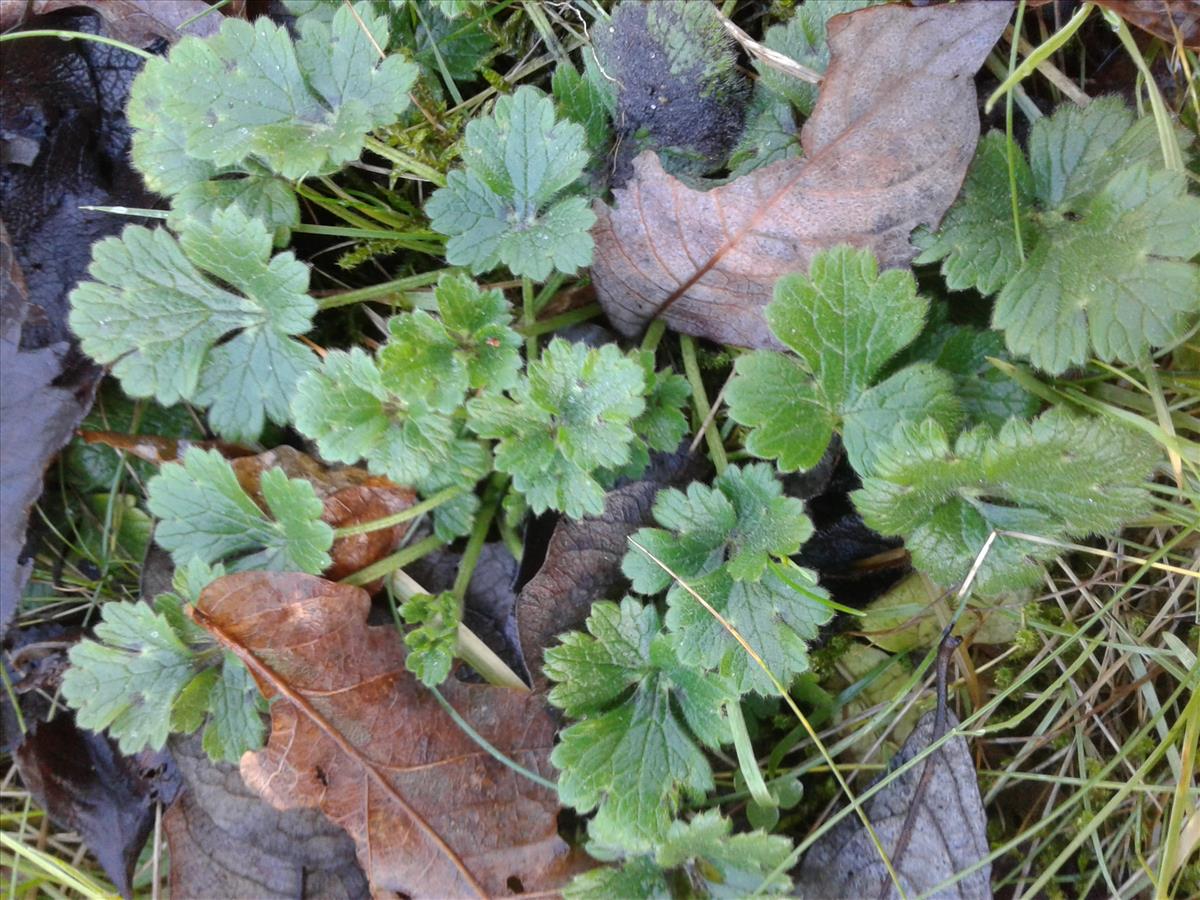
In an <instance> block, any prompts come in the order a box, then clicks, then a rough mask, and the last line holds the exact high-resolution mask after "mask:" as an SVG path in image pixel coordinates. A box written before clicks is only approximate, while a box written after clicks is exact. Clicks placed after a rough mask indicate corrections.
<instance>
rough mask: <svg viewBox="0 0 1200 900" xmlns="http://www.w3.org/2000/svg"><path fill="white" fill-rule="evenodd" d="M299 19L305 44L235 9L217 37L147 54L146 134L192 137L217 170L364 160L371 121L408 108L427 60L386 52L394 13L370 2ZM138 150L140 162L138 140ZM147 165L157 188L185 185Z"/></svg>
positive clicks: (298, 172)
mask: <svg viewBox="0 0 1200 900" xmlns="http://www.w3.org/2000/svg"><path fill="white" fill-rule="evenodd" d="M299 27H300V32H301V37H300V40H298V41H296V42H295V43H293V42H292V39H291V37H290V36H289V35H288V31H287V29H286V28H283V27H281V26H278V25H275V24H274V23H273V22H271V20H270V19H269V18H266V17H261V18H259V19H256V20H255V21H254V22H253V23H249V22H245V21H243V20H241V19H225V20H224V22H222V25H221V30H220V32H219V33H217V34H216V35H214V36H212V37H209V38H205V39H201V38H191V37H186V38H184V39H183V40H181V41H180V42H179V43H178V44H176V45H175V47H174V48H173V49H172V51H171V53H170V56H169V57H168V58H166V59H152V60H150V61H148V62H147V64H146V67H145V69H144V71H143V73H142V74H141V75H140V76H139V77H138V79H137V82H136V83H135V86H134V88H133V98H132V99H131V103H132V109H131V119H132V124H133V125H134V127H135V128H138V129H144V130H146V131H148V132H150V134H149V135H147V138H152V137H153V136H154V135H156V134H173V135H178V136H181V137H182V142H183V146H184V148H185V151H186V154H187V156H188V157H190V158H191V159H193V160H199V161H201V162H203V163H207V164H209V165H212V166H216V167H218V168H225V167H233V168H234V169H235V170H236V169H238V168H241V167H244V166H245V165H246V164H247V161H248V160H249V161H253V162H256V163H258V164H260V165H262V166H265V167H266V168H268V169H269V170H270V171H272V172H275V173H277V174H279V175H281V176H283V177H284V178H287V179H297V178H306V177H310V176H314V175H328V174H330V173H332V172H335V171H337V170H338V169H339V168H340V167H341V166H342V165H344V164H345V163H347V162H349V161H351V160H353V159H357V158H358V156H359V154H360V153H361V152H362V147H363V138H364V137H365V136H366V135H367V134H368V133H369V132H370V131H372V130H374V129H376V128H380V127H382V126H385V125H390V124H391V123H392V122H394V121H396V119H397V118H398V117H399V115H400V113H401V112H403V111H404V109H406V108H407V106H408V102H409V101H408V89H409V88H410V87H411V86H412V82H413V80H414V78H415V77H416V73H417V69H416V66H414V65H413V64H412V63H409V62H406V61H405V60H404V59H402V58H401V57H398V56H390V57H388V58H387V59H385V60H383V61H382V62H381V61H380V59H379V54H378V52H377V50H376V47H378V46H387V42H388V33H387V23H386V21H385V19H384V18H383V17H381V16H377V15H376V14H375V12H374V11H373V10H372V9H371V7H370V5H369V4H366V3H358V4H356V5H355V6H354V8H353V9H351V8H350V7H349V6H347V5H343V6H341V7H339V8H338V10H337V12H336V13H334V15H333V19H332V21H331V22H330V23H325V22H322V21H320V20H319V19H318V18H315V17H305V18H304V19H303V20H302V21H301V22H300V26H299ZM134 154H135V163H137V164H138V165H139V168H141V167H142V161H141V160H139V159H138V150H137V147H136V145H135V150H134ZM196 168H197V171H198V167H196ZM143 171H144V173H145V174H146V177H147V180H148V183H149V184H150V186H151V187H152V188H153V189H154V190H159V191H162V192H164V193H175V190H178V189H179V188H181V187H182V186H184V185H182V184H180V182H179V181H177V180H175V179H174V178H173V177H172V176H175V175H176V174H177V172H175V171H167V172H163V171H161V170H156V169H154V168H153V167H149V166H148V167H146V168H144V169H143ZM172 188H174V189H175V190H172Z"/></svg>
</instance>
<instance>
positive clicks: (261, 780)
mask: <svg viewBox="0 0 1200 900" xmlns="http://www.w3.org/2000/svg"><path fill="white" fill-rule="evenodd" d="M369 608H370V597H368V595H367V594H366V593H365V592H364V591H362V590H361V589H359V588H356V587H351V586H349V585H343V584H334V583H332V582H328V581H325V580H323V579H320V578H316V577H313V576H309V575H288V574H278V573H269V572H242V573H238V574H236V575H229V576H226V577H225V578H222V579H219V580H218V581H215V582H213V584H211V585H209V586H208V587H207V588H206V589H205V590H204V592H203V593H202V594H201V596H200V601H199V603H198V604H197V606H196V608H195V610H194V612H193V615H194V617H195V619H196V621H197V622H199V623H200V624H201V625H203V626H204V627H205V628H207V629H208V630H209V631H210V632H211V633H212V634H213V635H214V636H215V637H216V638H217V639H218V640H219V641H220V642H221V644H222V645H224V646H225V647H226V648H227V649H229V650H231V651H232V652H234V653H236V654H237V655H238V657H239V658H240V659H241V660H242V661H243V662H244V663H245V664H246V666H247V668H249V670H250V671H251V672H252V673H253V674H254V676H255V679H256V680H257V682H258V684H259V687H260V689H261V690H262V691H263V693H264V695H265V696H266V697H267V698H268V699H269V700H271V701H272V703H271V726H272V727H271V736H270V739H269V741H268V744H267V746H266V748H265V749H264V750H261V751H259V752H257V753H247V754H246V755H245V756H244V757H242V763H241V772H242V777H243V779H244V780H245V781H246V784H247V785H249V786H250V787H251V788H252V789H254V790H255V791H257V792H258V793H259V794H260V795H262V796H263V798H264V799H266V800H267V801H268V802H270V803H272V804H273V805H274V806H276V807H278V808H280V809H292V808H297V807H307V806H311V807H317V808H319V809H320V810H321V811H322V812H324V813H325V815H326V816H327V817H328V818H329V819H330V821H332V822H335V823H337V824H338V825H341V827H342V828H344V829H345V830H346V832H347V833H348V834H349V835H350V836H351V837H352V838H353V839H354V842H355V844H356V846H357V848H358V858H359V861H360V862H361V863H362V866H363V869H364V870H365V871H366V873H367V877H368V879H369V880H370V882H371V886H372V889H373V891H375V892H376V893H379V892H382V891H396V892H400V893H404V894H408V895H409V896H414V897H416V896H423V897H459V896H464V895H470V894H477V895H480V896H483V895H487V896H495V895H507V894H512V893H514V892H520V891H522V890H524V891H536V890H543V889H554V888H556V887H558V885H559V884H560V883H561V881H562V878H563V877H564V874H563V872H562V871H561V868H560V867H562V866H564V865H567V864H569V862H570V854H569V848H568V847H567V845H566V843H565V842H564V841H563V840H562V839H561V838H559V836H558V832H557V828H556V820H557V814H558V802H557V797H556V796H555V795H554V792H552V791H549V790H547V789H545V788H543V787H540V786H538V785H537V784H535V783H534V782H532V781H529V780H528V779H526V778H524V777H523V776H521V775H518V774H517V773H516V772H514V771H513V770H512V769H510V768H508V767H506V766H505V765H503V764H502V763H500V762H498V761H497V760H496V759H494V758H493V757H491V756H490V755H488V754H487V753H486V752H485V751H484V750H483V749H482V748H481V747H480V746H479V745H478V744H476V743H475V742H474V741H473V740H472V739H471V738H469V737H467V735H466V734H465V733H463V732H462V731H461V730H460V729H459V728H458V727H457V726H456V725H455V724H454V722H453V721H452V720H451V719H450V717H449V716H447V715H446V713H445V712H443V711H442V709H441V707H440V706H439V705H438V704H437V702H436V700H435V699H434V698H433V696H432V695H431V694H430V693H429V692H428V691H427V690H425V689H424V688H423V687H422V686H421V685H420V684H419V683H418V682H417V681H416V679H415V678H413V676H412V675H410V674H409V673H408V672H407V671H405V668H404V645H403V643H402V641H401V639H400V636H399V634H398V632H397V631H396V630H395V629H394V628H393V627H391V626H383V627H371V628H368V627H367V626H366V624H365V623H366V618H367V613H368V610H369ZM443 694H444V696H445V697H446V699H447V700H448V701H449V702H450V703H451V704H452V705H453V706H454V707H455V708H456V709H457V710H458V712H459V714H460V715H461V716H462V717H463V718H464V719H465V720H466V721H467V722H469V723H470V724H471V725H472V726H473V727H474V728H475V729H476V730H477V731H478V732H479V733H480V734H482V735H483V737H484V738H485V739H486V740H488V741H489V742H490V743H491V744H492V745H493V746H495V747H497V748H499V749H500V751H501V752H503V753H505V754H506V755H508V756H509V757H510V758H511V759H513V760H515V761H516V762H517V763H519V764H520V765H522V766H524V767H526V768H527V769H530V770H532V771H535V772H538V773H539V774H542V775H544V776H547V777H553V776H552V775H551V773H552V772H553V769H552V768H551V766H550V764H549V761H548V759H549V754H550V750H551V747H552V746H553V743H554V730H555V729H554V722H553V720H552V719H551V718H550V716H549V714H548V713H547V712H546V710H545V709H544V707H543V706H542V702H541V699H540V698H539V697H537V696H535V695H530V694H519V693H516V692H512V691H507V690H504V689H502V688H494V687H490V686H476V685H462V684H457V683H455V682H453V681H451V682H449V683H447V684H446V685H445V686H444V688H443Z"/></svg>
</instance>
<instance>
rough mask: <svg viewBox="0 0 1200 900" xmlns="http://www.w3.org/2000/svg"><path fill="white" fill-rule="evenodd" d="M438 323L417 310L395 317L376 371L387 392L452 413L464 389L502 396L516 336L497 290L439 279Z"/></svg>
mask: <svg viewBox="0 0 1200 900" xmlns="http://www.w3.org/2000/svg"><path fill="white" fill-rule="evenodd" d="M434 297H435V299H436V301H437V307H438V312H439V314H440V319H435V318H434V317H433V316H431V315H430V314H429V313H427V312H424V311H423V310H416V311H414V312H410V313H404V314H402V315H399V316H396V317H395V318H394V319H392V321H391V322H390V324H389V328H390V331H391V339H390V340H389V341H388V343H387V345H386V346H385V347H384V348H383V350H381V351H380V354H379V368H380V372H381V374H382V376H383V383H384V384H385V385H386V387H387V388H388V390H389V391H391V393H393V394H396V395H398V396H400V397H404V398H406V399H407V400H417V401H420V402H423V403H426V404H428V405H429V406H430V408H432V409H436V410H438V411H440V412H446V413H452V412H454V410H456V409H458V408H459V407H460V406H462V404H463V399H464V397H465V395H466V393H467V391H468V390H485V389H486V390H492V391H497V392H499V391H504V390H507V389H508V388H510V387H512V386H513V385H514V384H516V382H517V376H518V373H519V371H520V368H521V354H520V346H521V336H520V335H519V334H517V333H516V332H515V331H513V329H512V328H511V327H510V323H511V322H512V314H511V312H510V311H509V308H508V303H507V301H505V299H504V295H503V294H502V293H500V291H498V290H490V291H481V290H480V289H479V286H478V285H477V284H476V283H475V282H474V281H472V280H471V279H470V278H468V277H467V276H465V275H443V276H442V278H441V280H440V281H439V282H438V285H437V288H436V290H435V292H434Z"/></svg>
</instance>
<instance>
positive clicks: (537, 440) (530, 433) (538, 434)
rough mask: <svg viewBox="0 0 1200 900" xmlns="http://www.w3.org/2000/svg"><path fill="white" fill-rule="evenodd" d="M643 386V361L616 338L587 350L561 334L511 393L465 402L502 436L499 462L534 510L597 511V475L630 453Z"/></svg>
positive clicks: (600, 500) (479, 430) (490, 431)
mask: <svg viewBox="0 0 1200 900" xmlns="http://www.w3.org/2000/svg"><path fill="white" fill-rule="evenodd" d="M645 390H646V382H645V373H644V370H643V368H642V365H641V364H640V362H635V361H633V360H630V359H629V358H627V357H625V356H623V355H622V354H621V352H620V350H618V349H617V347H616V346H615V345H614V344H606V345H605V346H603V347H601V348H599V349H589V348H587V347H585V346H583V345H582V344H573V343H569V342H567V341H564V340H562V339H560V338H556V339H555V340H553V341H551V342H550V344H549V346H547V347H546V350H545V352H544V353H543V354H542V358H541V359H540V360H536V361H534V362H532V363H530V364H529V366H528V374H527V377H526V378H524V379H522V380H521V381H520V382H518V383H517V385H516V386H514V387H513V388H512V389H511V390H510V391H509V396H507V397H498V396H487V395H485V396H483V397H478V398H475V399H472V400H470V401H468V403H467V411H468V416H469V419H468V421H469V424H470V428H471V430H472V431H474V432H475V433H476V434H478V435H480V436H481V437H485V438H492V439H496V440H498V441H499V443H498V444H497V446H496V460H495V465H496V468H497V469H498V470H500V471H502V472H506V473H508V474H510V475H512V477H513V485H514V486H515V487H516V489H517V490H518V491H520V492H521V493H523V494H524V495H525V497H526V500H527V501H528V503H529V506H530V508H531V509H533V510H534V511H535V512H538V513H541V512H545V511H546V510H547V509H558V510H562V511H563V512H565V513H566V514H567V515H568V516H571V517H572V518H580V517H582V516H584V515H598V514H599V513H600V512H601V511H602V510H603V508H604V489H603V487H602V486H601V485H600V483H599V482H598V481H597V480H596V478H595V476H594V473H595V472H596V471H597V470H599V469H605V468H610V469H615V468H619V467H620V466H622V465H623V464H624V463H625V462H626V461H627V460H628V459H629V457H630V451H631V448H632V446H633V445H634V442H635V440H637V436H636V435H635V433H634V430H633V427H632V426H633V423H634V421H635V420H636V419H637V418H638V416H640V415H641V414H642V413H643V412H644V411H645V409H646V402H645V399H644V396H643V395H644V393H645Z"/></svg>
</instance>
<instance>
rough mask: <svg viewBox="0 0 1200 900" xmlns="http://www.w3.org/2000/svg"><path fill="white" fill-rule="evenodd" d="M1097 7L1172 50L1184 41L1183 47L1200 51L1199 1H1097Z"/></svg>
mask: <svg viewBox="0 0 1200 900" xmlns="http://www.w3.org/2000/svg"><path fill="white" fill-rule="evenodd" d="M1096 5H1097V6H1103V7H1106V8H1107V9H1111V10H1112V11H1113V12H1115V13H1116V14H1117V15H1118V16H1120V17H1121V18H1122V19H1124V20H1125V21H1126V22H1128V23H1129V24H1130V25H1136V26H1137V27H1138V28H1140V29H1142V31H1147V32H1149V33H1150V34H1152V35H1154V36H1155V37H1156V38H1162V39H1163V40H1164V41H1166V42H1167V44H1169V45H1171V46H1174V45H1175V43H1176V41H1177V40H1181V41H1182V43H1183V46H1185V47H1189V48H1191V49H1192V50H1200V3H1196V0H1096ZM1172 26H1174V27H1172ZM1177 33H1178V35H1179V37H1178V38H1177V37H1176V34H1177Z"/></svg>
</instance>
